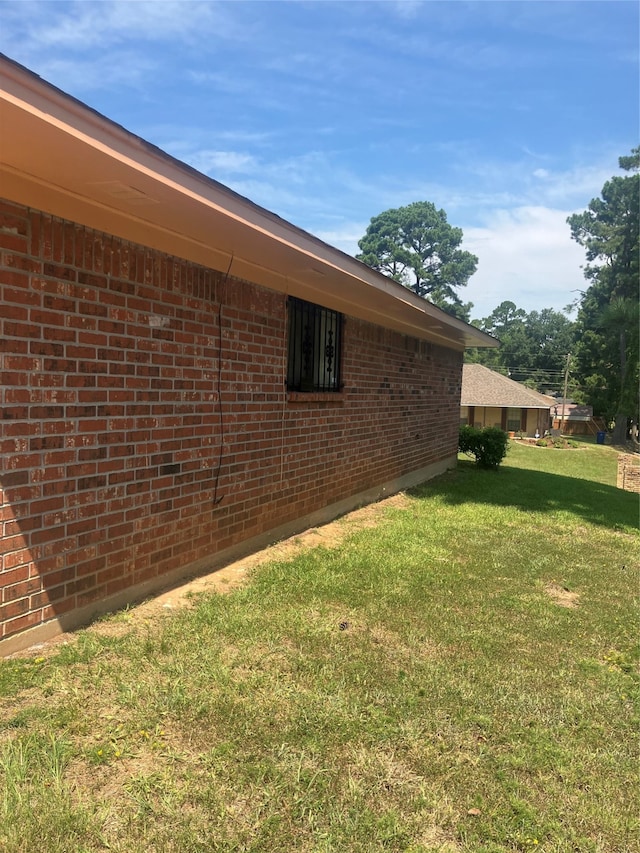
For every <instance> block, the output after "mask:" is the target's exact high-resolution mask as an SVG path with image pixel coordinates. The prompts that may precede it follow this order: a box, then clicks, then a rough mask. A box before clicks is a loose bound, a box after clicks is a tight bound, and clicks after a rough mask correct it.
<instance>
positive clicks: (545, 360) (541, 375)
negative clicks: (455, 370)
mask: <svg viewBox="0 0 640 853" xmlns="http://www.w3.org/2000/svg"><path fill="white" fill-rule="evenodd" d="M472 323H473V325H475V326H477V327H478V328H480V329H482V331H484V332H488V333H489V334H490V335H493V336H494V337H496V338H498V339H499V340H500V347H499V348H498V349H476V350H468V351H467V354H466V355H465V358H466V360H467V361H471V362H477V363H480V364H484V365H486V366H487V367H490V368H491V369H492V370H496V371H498V372H499V373H504V374H505V375H508V376H510V377H511V378H512V379H514V380H515V381H516V382H523V383H526V384H527V385H528V386H529V387H532V388H535V389H536V390H538V391H546V390H549V389H551V390H560V385H561V379H560V377H561V374H562V373H563V371H564V366H565V362H566V356H567V353H568V352H570V351H571V348H572V346H573V340H574V324H573V323H572V322H571V320H569V318H568V317H566V316H565V314H563V313H562V312H560V311H555V310H554V309H553V308H543V309H542V310H541V311H531V312H530V313H529V314H527V313H526V311H524V310H523V309H522V308H518V307H517V306H516V305H515V303H513V302H511V301H509V300H507V301H505V302H501V303H500V305H498V307H497V308H495V309H494V310H493V311H492V313H491V314H490V315H489V316H488V317H485V318H484V319H482V320H473V321H472Z"/></svg>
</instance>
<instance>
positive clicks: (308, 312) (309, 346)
mask: <svg viewBox="0 0 640 853" xmlns="http://www.w3.org/2000/svg"><path fill="white" fill-rule="evenodd" d="M288 305H289V353H288V358H289V360H288V366H287V388H288V390H289V391H339V390H340V352H341V349H342V314H340V313H339V312H338V311H331V310H330V309H329V308H323V307H321V306H320V305H314V304H313V303H312V302H305V301H304V300H303V299H297V298H296V297H295V296H290V297H289V303H288Z"/></svg>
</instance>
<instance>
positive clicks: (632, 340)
mask: <svg viewBox="0 0 640 853" xmlns="http://www.w3.org/2000/svg"><path fill="white" fill-rule="evenodd" d="M618 162H619V165H620V168H621V169H623V170H624V171H627V172H633V174H631V175H625V176H623V177H613V178H611V180H609V181H607V182H606V183H605V185H604V187H603V188H602V193H601V198H595V199H592V200H591V201H590V202H589V205H588V208H587V210H585V211H584V212H583V213H576V214H574V215H573V216H570V217H569V218H568V220H567V222H568V223H569V226H570V228H571V236H572V238H573V239H574V240H575V241H576V242H577V243H579V244H580V245H581V246H583V247H584V248H585V250H586V256H587V262H588V263H587V264H586V265H585V267H584V275H585V278H586V279H587V281H589V282H590V286H589V287H588V289H587V290H586V291H585V293H584V294H583V296H582V298H581V300H580V307H579V310H578V318H577V327H578V340H579V343H578V345H577V346H576V361H577V369H578V371H579V373H580V374H581V376H582V378H583V383H584V385H585V387H586V389H587V394H588V396H589V399H590V402H592V404H593V406H594V410H595V411H596V413H597V414H600V415H603V416H605V417H606V418H607V419H608V418H611V417H612V416H613V417H615V423H616V428H615V432H614V436H613V440H614V442H616V443H619V444H622V443H623V442H624V441H625V439H626V429H627V419H628V417H635V418H636V419H637V418H638V409H639V405H638V336H639V329H638V325H639V323H638V317H639V308H640V305H639V295H638V280H639V273H640V269H639V260H640V249H639V239H640V238H639V232H640V214H639V207H640V174H638V170H639V169H640V148H634V149H633V150H632V152H631V155H630V156H627V157H620V158H619V161H618Z"/></svg>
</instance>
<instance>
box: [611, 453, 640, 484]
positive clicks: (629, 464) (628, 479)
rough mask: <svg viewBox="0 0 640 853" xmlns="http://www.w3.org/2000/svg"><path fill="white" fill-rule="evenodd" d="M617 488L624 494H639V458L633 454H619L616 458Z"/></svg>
mask: <svg viewBox="0 0 640 853" xmlns="http://www.w3.org/2000/svg"><path fill="white" fill-rule="evenodd" d="M617 486H618V488H619V489H624V490H625V491H626V492H637V493H639V494H640V456H638V455H637V454H633V453H621V454H620V455H619V456H618V479H617Z"/></svg>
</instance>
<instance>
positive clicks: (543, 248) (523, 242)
mask: <svg viewBox="0 0 640 853" xmlns="http://www.w3.org/2000/svg"><path fill="white" fill-rule="evenodd" d="M569 214H570V211H564V210H557V209H553V208H548V207H518V208H514V209H512V210H496V211H494V212H493V213H491V214H490V216H489V217H488V218H487V221H486V224H485V225H484V226H482V227H478V228H468V229H465V235H464V248H465V249H468V250H469V251H471V252H473V253H474V254H475V255H477V256H478V258H479V264H478V271H477V273H476V274H475V275H474V276H473V277H472V278H471V280H470V282H469V285H468V286H467V287H466V288H465V290H464V292H463V293H461V294H460V295H461V296H462V298H463V299H464V301H471V302H473V303H474V308H473V310H472V312H471V316H472V317H476V318H480V317H486V316H487V315H488V314H490V313H491V311H493V309H494V308H496V307H497V306H498V305H499V304H500V303H501V302H503V301H504V300H505V299H509V300H511V301H512V302H515V304H516V305H517V306H518V307H519V308H524V309H525V311H532V310H540V309H541V308H555V309H556V310H560V309H562V308H564V307H565V306H566V305H568V304H569V303H570V302H572V301H574V299H575V297H576V293H574V292H572V291H575V290H584V289H585V281H584V278H583V274H582V270H581V269H580V267H581V265H582V264H583V263H584V260H585V258H584V250H583V249H582V248H581V247H580V246H578V244H577V243H575V242H573V241H572V240H571V238H570V232H569V226H568V225H567V223H566V219H567V216H568V215H569Z"/></svg>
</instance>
